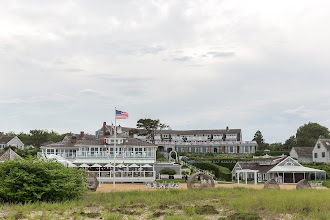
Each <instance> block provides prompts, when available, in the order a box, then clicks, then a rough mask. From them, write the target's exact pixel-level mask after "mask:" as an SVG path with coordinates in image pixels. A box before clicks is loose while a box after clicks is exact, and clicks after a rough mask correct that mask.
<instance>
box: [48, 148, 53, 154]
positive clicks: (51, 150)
mask: <svg viewBox="0 0 330 220" xmlns="http://www.w3.org/2000/svg"><path fill="white" fill-rule="evenodd" d="M54 153H55V149H47V154H54Z"/></svg>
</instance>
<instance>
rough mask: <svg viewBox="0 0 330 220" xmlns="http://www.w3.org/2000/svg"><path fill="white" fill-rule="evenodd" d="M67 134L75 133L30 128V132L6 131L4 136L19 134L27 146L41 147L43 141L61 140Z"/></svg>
mask: <svg viewBox="0 0 330 220" xmlns="http://www.w3.org/2000/svg"><path fill="white" fill-rule="evenodd" d="M65 135H73V134H72V133H65V134H59V133H57V132H56V131H53V130H52V131H48V130H42V129H34V130H30V132H29V133H24V132H21V133H19V134H15V132H8V133H5V134H4V136H17V137H18V138H19V139H20V140H21V141H22V142H23V144H24V145H25V146H29V145H32V146H34V147H36V148H40V146H41V145H42V144H43V143H46V142H59V141H61V140H62V139H63V138H64V136H65Z"/></svg>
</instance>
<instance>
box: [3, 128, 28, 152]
mask: <svg viewBox="0 0 330 220" xmlns="http://www.w3.org/2000/svg"><path fill="white" fill-rule="evenodd" d="M8 146H13V147H17V148H18V149H21V150H23V149H24V144H23V142H22V141H21V140H20V139H19V138H18V137H17V136H3V133H2V132H0V151H3V150H4V148H5V147H8Z"/></svg>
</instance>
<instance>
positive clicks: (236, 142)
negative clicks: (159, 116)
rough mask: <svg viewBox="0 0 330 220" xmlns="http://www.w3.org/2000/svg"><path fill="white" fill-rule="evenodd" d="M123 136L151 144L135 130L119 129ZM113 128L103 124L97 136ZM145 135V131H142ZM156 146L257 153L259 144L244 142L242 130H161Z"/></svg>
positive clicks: (199, 151) (187, 149)
mask: <svg viewBox="0 0 330 220" xmlns="http://www.w3.org/2000/svg"><path fill="white" fill-rule="evenodd" d="M117 129H118V132H119V133H121V134H122V135H124V136H126V137H129V136H132V137H134V138H137V139H140V140H143V141H145V142H148V143H151V139H150V137H148V136H141V135H137V134H134V135H130V131H132V129H135V128H128V127H120V126H119V127H118V128H117ZM112 130H113V128H112V126H109V125H106V123H103V127H102V128H101V129H99V130H98V131H96V136H98V137H100V136H102V135H103V133H112ZM140 131H141V133H143V130H140ZM155 145H157V146H158V150H159V151H166V152H170V151H174V150H175V151H177V152H191V153H228V154H238V153H255V151H256V150H257V147H258V144H257V142H255V141H242V131H241V129H229V127H226V129H215V130H161V131H159V132H158V133H157V134H156V135H155Z"/></svg>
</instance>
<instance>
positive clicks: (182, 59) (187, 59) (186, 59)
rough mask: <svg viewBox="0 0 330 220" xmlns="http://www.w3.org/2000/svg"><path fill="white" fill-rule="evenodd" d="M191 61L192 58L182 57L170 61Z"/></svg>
mask: <svg viewBox="0 0 330 220" xmlns="http://www.w3.org/2000/svg"><path fill="white" fill-rule="evenodd" d="M191 59H192V57H189V56H183V57H175V58H173V59H172V60H173V61H175V62H186V61H189V60H191Z"/></svg>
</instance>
